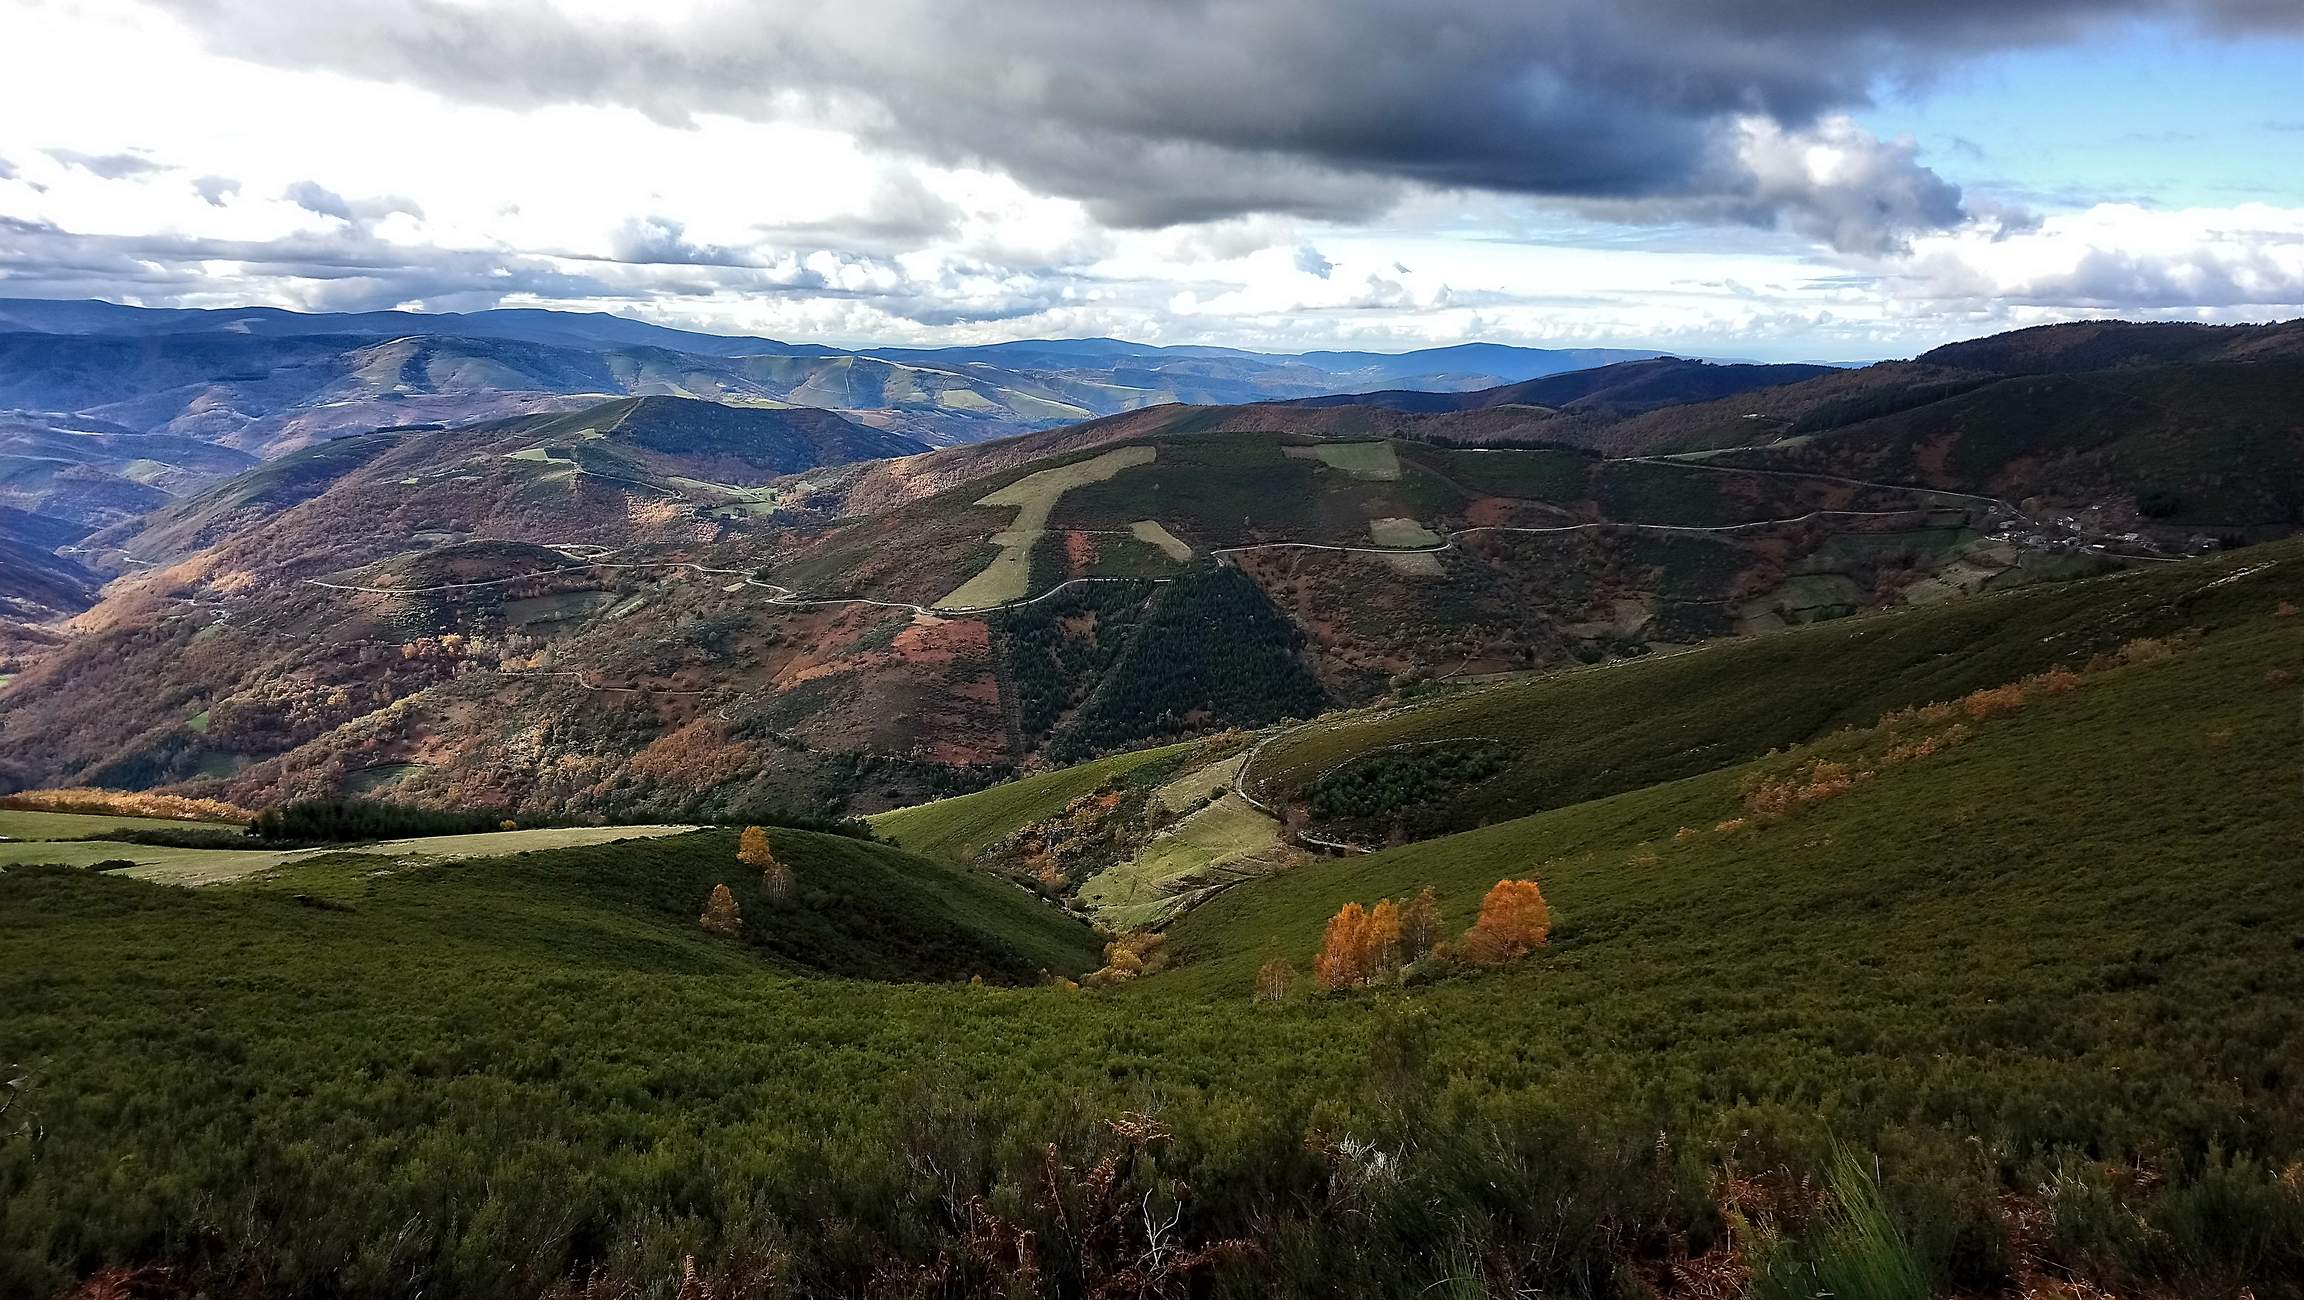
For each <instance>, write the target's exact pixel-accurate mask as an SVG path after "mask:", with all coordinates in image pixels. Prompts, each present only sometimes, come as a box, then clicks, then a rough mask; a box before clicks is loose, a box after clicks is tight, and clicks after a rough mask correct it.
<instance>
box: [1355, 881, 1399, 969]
mask: <svg viewBox="0 0 2304 1300" xmlns="http://www.w3.org/2000/svg"><path fill="white" fill-rule="evenodd" d="M1363 942H1364V943H1365V944H1366V946H1367V953H1366V955H1365V956H1364V957H1363V958H1362V959H1361V978H1362V979H1363V980H1364V981H1365V982H1367V983H1370V984H1373V983H1375V982H1376V981H1378V980H1380V979H1383V978H1385V977H1387V976H1389V975H1392V974H1394V973H1396V972H1397V971H1398V970H1399V969H1400V905H1399V904H1398V903H1395V902H1393V901H1392V900H1391V899H1389V898H1387V899H1384V900H1383V901H1381V902H1379V903H1377V904H1376V906H1375V907H1373V908H1371V909H1369V912H1368V930H1367V938H1366V939H1365V940H1363Z"/></svg>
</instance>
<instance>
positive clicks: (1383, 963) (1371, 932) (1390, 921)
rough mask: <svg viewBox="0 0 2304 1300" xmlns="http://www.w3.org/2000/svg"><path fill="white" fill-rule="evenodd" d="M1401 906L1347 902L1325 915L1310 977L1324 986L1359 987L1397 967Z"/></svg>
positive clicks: (1388, 903) (1325, 987)
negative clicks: (1323, 926) (1325, 929)
mask: <svg viewBox="0 0 2304 1300" xmlns="http://www.w3.org/2000/svg"><path fill="white" fill-rule="evenodd" d="M1400 953H1401V947H1400V905H1399V904H1398V903H1395V902H1393V901H1392V900H1391V899H1389V898H1387V899H1385V900H1384V901H1382V902H1380V903H1378V904H1376V906H1375V907H1374V908H1365V907H1362V906H1361V905H1360V904H1358V903H1346V904H1345V905H1344V906H1343V907H1342V908H1340V909H1339V910H1338V911H1337V913H1336V915H1334V916H1332V917H1329V918H1328V929H1327V931H1326V932H1325V933H1324V934H1323V935H1322V936H1321V939H1320V955H1319V956H1318V957H1317V958H1315V959H1314V961H1313V963H1312V978H1313V981H1314V982H1315V983H1317V984H1318V985H1319V986H1320V987H1321V988H1324V989H1345V988H1359V987H1361V986H1363V985H1368V984H1374V983H1377V982H1378V981H1380V980H1382V979H1383V978H1385V977H1386V976H1388V975H1390V974H1392V973H1394V972H1396V971H1398V970H1399V969H1400Z"/></svg>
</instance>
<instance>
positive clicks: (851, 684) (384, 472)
mask: <svg viewBox="0 0 2304 1300" xmlns="http://www.w3.org/2000/svg"><path fill="white" fill-rule="evenodd" d="M266 319H270V318H269V317H267V318H266ZM42 337H44V336H25V335H16V336H8V337H7V340H6V341H7V342H12V343H16V344H18V345H23V343H24V340H26V339H32V340H34V342H37V341H38V340H39V339H41V338H42ZM186 338H189V339H191V340H193V341H194V342H195V344H196V346H191V347H190V348H189V349H188V353H187V355H189V356H190V357H191V358H193V359H192V360H189V361H187V360H185V358H184V356H183V355H179V353H178V350H177V346H176V341H177V340H179V339H186ZM90 339H94V340H97V341H99V342H101V343H103V344H105V345H106V346H119V347H122V348H127V349H142V351H140V352H136V353H135V354H134V358H135V359H134V360H133V361H132V362H128V363H123V364H130V365H133V366H149V367H154V368H159V369H164V370H166V369H172V368H174V367H177V366H180V365H191V366H195V367H197V366H201V365H207V364H210V361H211V360H212V358H213V357H214V356H215V355H217V353H216V352H214V351H211V350H210V349H211V348H223V349H226V350H228V348H229V345H231V344H233V343H235V342H237V343H245V344H249V345H252V346H259V347H275V346H280V347H292V348H302V347H316V348H317V349H318V351H317V352H316V354H315V355H316V356H318V357H319V358H320V359H319V360H318V361H317V362H316V363H315V364H316V365H317V366H318V368H319V370H321V371H322V372H325V373H327V374H338V373H341V372H340V371H339V370H338V369H337V368H336V367H337V365H338V361H337V360H336V358H338V357H339V356H341V355H342V354H340V353H334V352H329V351H327V349H328V348H329V347H333V346H335V344H334V343H333V342H317V343H316V342H315V340H313V339H311V338H309V337H306V336H293V337H289V338H287V339H285V340H276V339H271V338H267V337H264V336H260V335H259V336H250V337H248V338H243V339H234V337H233V336H231V335H229V334H225V333H221V332H218V333H211V334H205V335H193V336H181V335H160V336H152V337H149V338H142V339H137V338H128V337H124V336H117V335H113V336H97V335H89V336H79V340H78V342H79V344H81V345H85V343H86V342H87V340H90ZM67 342H70V340H67ZM2300 344H2304V329H2300V328H2298V327H2297V326H2296V325H2293V324H2292V325H2283V326H2266V327H2257V328H2252V329H2240V330H2229V329H2227V330H2210V329H2203V328H2200V327H2190V326H2112V325H2090V326H2071V327H2057V328H2054V329H2051V330H2048V331H2046V332H2026V333H2020V334H2016V335H2009V336H2002V337H2001V338H2000V339H1999V340H1996V341H1991V342H1990V345H1989V346H1984V345H1976V344H1964V345H1956V346H1955V347H1954V348H1950V349H1945V350H1942V351H1940V352H1939V353H1934V354H1930V355H1928V356H1924V357H1922V358H1919V359H1917V360H1915V361H1912V362H1891V363H1882V364H1879V365H1875V366H1871V367H1867V368H1864V369H1862V370H1855V371H1841V370H1832V369H1829V368H1820V367H1807V366H1752V365H1739V364H1714V363H1707V362H1701V361H1694V360H1689V359H1682V358H1642V359H1638V360H1633V361H1625V362H1617V363H1613V364H1608V365H1604V366H1599V367H1590V368H1586V369H1584V370H1580V371H1575V372H1570V373H1563V374H1560V375H1554V376H1541V377H1537V378H1534V379H1520V380H1514V381H1512V382H1511V383H1509V384H1502V385H1494V386H1491V387H1490V388H1488V389H1484V390H1474V391H1470V392H1464V393H1452V394H1441V395H1431V394H1412V393H1410V394H1404V393H1402V392H1400V391H1397V390H1378V391H1372V392H1370V393H1368V394H1343V395H1334V396H1331V397H1330V398H1327V399H1325V400H1320V401H1311V402H1305V401H1278V402H1271V403H1242V404H1217V405H1193V404H1186V403H1167V404H1162V405H1158V406H1153V407H1146V408H1143V409H1138V410H1133V411H1129V412H1125V413H1121V414H1117V415H1112V416H1107V417H1103V418H1099V419H1093V420H1086V421H1079V422H1075V423H1071V424H1066V425H1061V426H1058V427H1056V428H1053V429H1049V430H1045V431H1040V432H1034V433H1030V434H1025V435H1021V436H1015V437H1010V438H1006V439H999V440H994V441H989V442H983V443H976V444H970V445H963V446H953V447H943V448H931V447H930V446H928V445H927V444H926V443H925V442H923V441H921V440H917V439H912V438H909V437H907V436H906V435H903V434H901V433H898V432H894V431H892V430H889V429H884V428H878V427H873V426H870V425H867V424H865V423H863V422H861V420H860V419H859V418H857V417H856V416H855V414H854V413H853V412H851V413H848V414H842V413H836V412H832V411H828V410H822V409H815V408H805V407H795V406H789V405H756V404H749V403H729V402H715V401H707V400H703V399H701V398H696V397H685V396H643V397H623V398H615V399H610V400H605V401H599V400H595V401H592V402H590V403H589V404H586V405H582V406H579V407H576V408H575V409H566V410H560V409H555V410H549V411H543V412H535V413H525V414H508V415H501V416H496V417H494V418H486V419H479V420H476V421H457V422H430V423H426V424H416V425H402V426H401V427H397V428H387V429H379V430H373V431H367V432H362V433H358V434H353V435H348V436H343V437H335V438H327V439H315V440H307V441H305V442H304V443H303V445H301V446H300V447H297V448H295V449H293V450H284V448H285V447H287V445H288V443H287V442H286V441H275V442H272V443H269V444H264V445H263V447H262V449H263V450H264V451H266V452H267V453H270V454H271V457H272V458H271V459H268V460H263V461H250V462H248V467H247V468H244V469H242V470H241V471H240V472H239V473H238V474H237V475H235V476H233V477H231V478H228V479H225V480H224V481H222V482H221V483H218V484H216V485H215V486H213V487H209V488H206V489H205V490H189V491H185V493H184V494H183V495H182V496H181V497H170V496H168V495H167V492H166V488H167V487H168V486H176V487H181V481H180V480H178V479H175V478H171V477H170V474H173V473H179V472H181V471H180V470H175V471H156V470H153V469H152V468H151V467H150V466H142V467H133V466H132V463H131V462H124V461H123V460H122V459H121V458H122V457H123V456H124V455H126V454H127V452H128V451H130V450H133V448H134V446H135V445H136V440H137V439H141V438H171V439H176V440H179V441H181V442H183V444H184V445H185V446H186V447H188V448H190V447H196V448H203V449H207V450H205V451H204V452H203V453H202V454H203V455H206V456H208V457H209V458H210V459H209V460H207V461H205V462H203V463H204V464H206V465H208V466H209V467H210V469H211V472H218V471H222V470H226V469H229V468H231V466H230V464H228V463H226V462H224V461H222V460H221V459H220V458H222V457H227V456H232V455H240V456H248V455H250V453H246V452H239V451H236V450H231V449H226V450H218V449H217V448H218V446H219V444H216V443H210V442H205V441H202V440H200V439H198V438H195V437H192V436H191V435H189V434H183V433H177V434H136V433H125V432H114V433H103V432H95V431H82V432H76V433H65V432H62V431H59V430H55V429H49V430H40V429H37V428H30V427H26V428H22V429H20V430H19V431H18V432H16V433H15V434H14V435H12V436H14V437H16V438H17V439H18V440H19V441H18V443H17V444H16V445H19V446H22V447H25V448H26V449H27V450H26V452H25V453H24V455H23V459H24V460H25V461H33V462H37V461H39V460H40V459H41V457H40V455H38V454H37V453H39V452H40V451H41V449H43V448H47V447H50V446H53V445H54V444H55V443H56V442H57V441H58V440H60V439H66V438H70V439H76V440H81V441H84V442H85V444H86V451H85V453H84V455H85V457H86V461H85V463H84V464H83V465H82V466H80V467H68V468H67V469H59V470H54V471H46V472H45V477H43V476H42V474H40V473H32V472H26V471H21V470H20V471H17V472H15V473H13V474H12V476H11V477H10V478H9V479H8V480H6V482H7V483H8V484H9V487H8V491H9V492H10V493H11V495H10V496H9V497H8V499H6V500H5V502H0V504H5V505H6V506H8V507H9V508H11V509H12V510H13V511H14V512H15V513H13V514H11V515H8V516H4V517H0V523H9V521H14V522H13V523H10V526H11V527H12V528H15V529H17V530H18V531H19V532H24V531H25V530H31V529H39V530H42V531H41V532H40V534H39V535H40V538H41V539H42V540H43V542H44V544H43V545H39V546H36V547H33V548H32V549H31V550H28V551H26V554H27V555H34V554H38V555H46V556H48V557H50V559H48V560H44V561H42V562H41V565H40V567H41V569H42V570H43V571H42V572H41V573H40V574H39V575H38V576H37V578H36V579H26V580H24V581H21V582H19V583H18V584H16V585H17V586H18V587H20V588H21V590H17V591H13V592H12V593H10V596H9V598H10V599H11V600H12V601H13V602H14V606H13V608H14V610H15V624H14V625H15V626H16V627H17V628H18V633H17V637H18V641H19V643H20V644H18V645H17V647H16V649H14V650H13V651H12V652H11V653H12V654H13V666H14V669H15V671H16V680H15V681H14V682H13V684H11V685H10V686H9V688H8V689H7V692H6V693H5V695H0V738H4V739H5V741H6V742H7V743H6V745H5V749H6V751H7V755H8V757H7V760H6V762H7V763H8V764H9V765H10V766H9V770H8V771H7V772H6V773H4V774H0V776H5V779H7V780H9V781H12V782H14V783H16V784H19V785H23V784H52V783H57V782H68V783H89V784H98V785H128V786H151V785H164V786H170V787H178V788H182V789H184V790H187V791H194V792H202V793H213V794H218V795H223V796H226V797H230V798H233V799H237V800H242V801H248V802H258V803H260V802H263V801H266V800H273V799H282V798H289V797H296V796H307V795H321V794H330V793H341V792H344V791H347V790H389V791H390V792H392V793H393V794H394V796H395V797H399V798H406V799H411V800H416V801H419V802H428V803H469V802H473V801H474V800H475V799H478V798H480V797H481V796H482V795H485V797H486V799H485V801H486V802H489V803H493V804H498V805H501V806H505V807H508V808H515V809H519V810H522V811H524V812H528V813H536V814H542V813H550V814H553V815H584V814H613V815H629V814H631V813H633V812H635V811H637V810H640V809H649V808H659V807H674V808H687V809H710V808H725V807H735V806H744V805H756V804H759V803H762V802H768V803H778V804H783V805H786V806H790V807H795V808H808V809H813V810H817V811H823V812H841V811H857V810H863V811H869V810H872V809H875V808H880V807H886V806H889V805H891V804H895V803H901V802H903V801H905V800H908V799H913V798H917V797H919V796H921V795H923V794H932V793H937V792H941V791H948V790H953V789H959V788H966V787H968V786H972V785H976V784H981V783H983V782H985V781H987V780H991V779H995V778H997V777H999V776H1001V775H1004V774H1007V773H1012V772H1015V771H1020V770H1033V769H1035V768H1037V767H1040V766H1043V765H1045V764H1047V763H1049V762H1055V761H1069V760H1072V759H1077V758H1081V757H1088V756H1093V755H1095V754H1098V753H1103V752H1108V751H1111V750H1113V749H1115V748H1121V747H1126V746H1130V745H1140V744H1145V743H1152V742H1157V741H1160V740H1162V739H1166V738H1172V737H1177V736H1189V735H1196V734H1206V733H1208V732H1209V731H1211V730H1221V729H1223V728H1225V727H1231V726H1259V725H1263V724H1266V723H1269V722H1271V721H1273V720H1275V719H1277V718H1280V717H1283V716H1288V715H1291V714H1294V715H1298V716H1303V715H1308V714H1309V713H1311V712H1314V711H1317V710H1319V709H1321V708H1327V707H1336V706H1357V705H1365V704H1370V703H1374V702H1377V701H1380V700H1382V699H1384V698H1386V697H1387V696H1388V695H1389V694H1392V693H1396V692H1398V691H1400V690H1403V689H1412V688H1414V687H1415V684H1416V683H1419V682H1428V681H1434V680H1446V681H1451V682H1461V681H1465V680H1470V679H1480V678H1489V677H1496V676H1498V675H1507V676H1508V675H1511V674H1516V673H1525V672H1530V671H1536V670H1541V669H1543V668H1546V667H1547V666H1550V665H1556V664H1561V663H1575V662H1580V661H1581V662H1594V663H1597V662H1607V661H1613V660H1618V659H1623V658H1627V657H1638V656H1643V655H1648V654H1656V653H1670V652H1674V651H1677V650H1681V649H1684V648H1686V647H1689V646H1693V645H1696V644H1700V643H1703V642H1705V641H1707V640H1710V639H1714V638H1719V637H1725V636H1736V635H1748V634H1752V633H1755V632H1759V631H1762V630H1765V629H1769V628H1774V627H1782V626H1786V625H1789V624H1799V623H1804V622H1812V621H1816V620H1819V619H1828V618H1835V617H1845V616H1848V615H1851V614H1856V613H1860V612H1863V611H1866V610H1871V609H1876V608H1881V607H1884V606H1893V605H1902V604H1917V603H1930V602H1935V601H1940V600H1945V599H1950V598H1954V597H1957V596H1959V595H1962V594H1964V593H1973V592H1980V591H1988V590H1999V589H2002V588H2005V587H2008V586H2012V585H2018V584H2023V583H2030V582H2036V581H2041V580H2045V579H2052V578H2059V577H2069V576H2074V575H2078V574H2085V573H2091V572H2098V571H2103V570H2106V569H2110V568H2116V567H2121V566H2135V565H2145V566H2148V565H2151V564H2154V563H2161V562H2165V561H2166V560H2167V559H2168V558H2169V557H2173V556H2180V555H2186V554H2193V553H2198V552H2200V551H2202V550H2212V549H2216V548H2218V547H2223V546H2231V545H2242V544H2246V543H2249V542H2253V541H2258V540H2264V539H2268V538H2273V537H2278V536H2285V535H2288V534H2290V533H2293V532H2296V531H2298V530H2299V529H2300V528H2304V460H2300V459H2299V458H2300V455H2304V452H2300V448H2304V437H2300V436H2299V426H2298V419H2299V416H2298V412H2299V411H2300V410H2304V402H2300V401H2299V395H2300V389H2304V347H2300ZM447 345H453V347H454V348H456V349H459V350H460V351H459V355H469V354H470V349H471V346H472V345H470V344H469V341H467V340H459V339H455V338H452V337H451V336H428V337H421V338H419V337H404V338H401V339H399V340H395V341H392V342H390V343H387V344H383V345H363V346H362V348H361V349H356V351H363V352H368V351H372V350H373V349H374V348H376V347H391V348H399V349H402V350H403V351H402V353H401V354H400V355H403V356H406V357H416V356H435V357H436V356H438V355H439V353H438V352H436V351H434V349H435V347H436V346H447ZM489 346H490V347H499V346H501V347H503V348H508V349H521V350H525V351H523V352H522V354H521V355H524V356H526V357H528V358H530V359H533V358H535V357H536V356H538V355H540V354H541V353H542V352H549V351H551V349H549V348H547V347H546V346H545V345H542V344H533V343H525V342H522V343H516V344H496V343H492V344H490V345H489ZM1083 346H1084V347H1085V349H1086V350H1087V351H1089V352H1092V353H1093V352H1096V351H1098V350H1110V348H1108V347H1107V345H1103V344H1098V343H1094V342H1091V343H1089V344H1087V345H1083ZM1120 346H1124V345H1110V347H1120ZM499 355H508V354H504V353H500V354H499ZM78 382H80V383H81V384H83V385H84V386H86V387H87V388H89V389H91V390H92V389H94V388H95V387H97V386H100V385H101V384H102V383H104V382H108V381H107V379H106V374H105V373H99V372H89V373H87V374H85V375H84V376H83V377H82V378H81V379H80V380H79V381H78ZM248 382H251V383H257V382H264V383H275V384H278V383H285V382H287V381H285V380H282V379H278V378H269V379H265V380H261V381H259V380H255V379H251V380H249V381H248ZM488 391H489V392H492V393H500V392H501V391H502V390H488ZM1723 394H1725V396H1724V395H1723ZM439 423H446V427H434V426H435V425H436V424H439ZM99 457H102V458H104V459H101V460H99V459H98V458H99ZM106 465H108V466H111V468H110V469H100V468H98V467H99V466H106ZM139 475H141V476H142V478H144V479H149V480H151V482H152V483H156V484H162V485H166V486H159V487H154V486H149V485H146V484H144V483H142V482H140V481H139V478H138V476H139ZM75 479H77V480H79V481H81V482H82V483H83V484H85V483H87V482H95V483H113V482H117V483H128V484H134V485H137V486H142V487H145V488H146V491H147V495H144V496H139V497H135V498H132V499H131V498H125V497H122V498H118V499H117V501H116V504H113V505H110V506H108V507H106V508H103V509H98V508H96V507H93V506H90V505H88V504H86V503H87V502H89V501H91V500H101V499H102V498H100V497H98V496H97V494H96V491H95V489H93V488H89V487H85V486H83V487H80V488H70V487H68V486H63V485H64V484H66V483H68V481H72V480H75ZM111 490H115V491H122V492H124V491H125V489H117V488H115V489H111ZM59 501H62V502H66V503H67V504H66V505H64V506H59V505H58V504H57V503H58V502H59ZM42 507H47V509H46V510H45V511H43V509H42ZM24 567H27V568H29V567H31V566H24ZM107 579H109V585H103V586H102V590H101V593H99V591H98V587H99V586H100V585H102V584H104V583H105V582H106V580H107ZM67 617H69V618H71V620H72V621H71V623H70V628H71V629H72V633H73V634H72V635H70V636H68V637H65V638H63V640H62V644H60V645H59V644H55V641H56V640H57V629H58V627H59V626H60V624H59V620H62V619H64V618H67ZM92 697H94V698H100V699H101V701H102V707H100V708H95V709H91V708H90V707H89V706H90V702H91V699H92Z"/></svg>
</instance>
